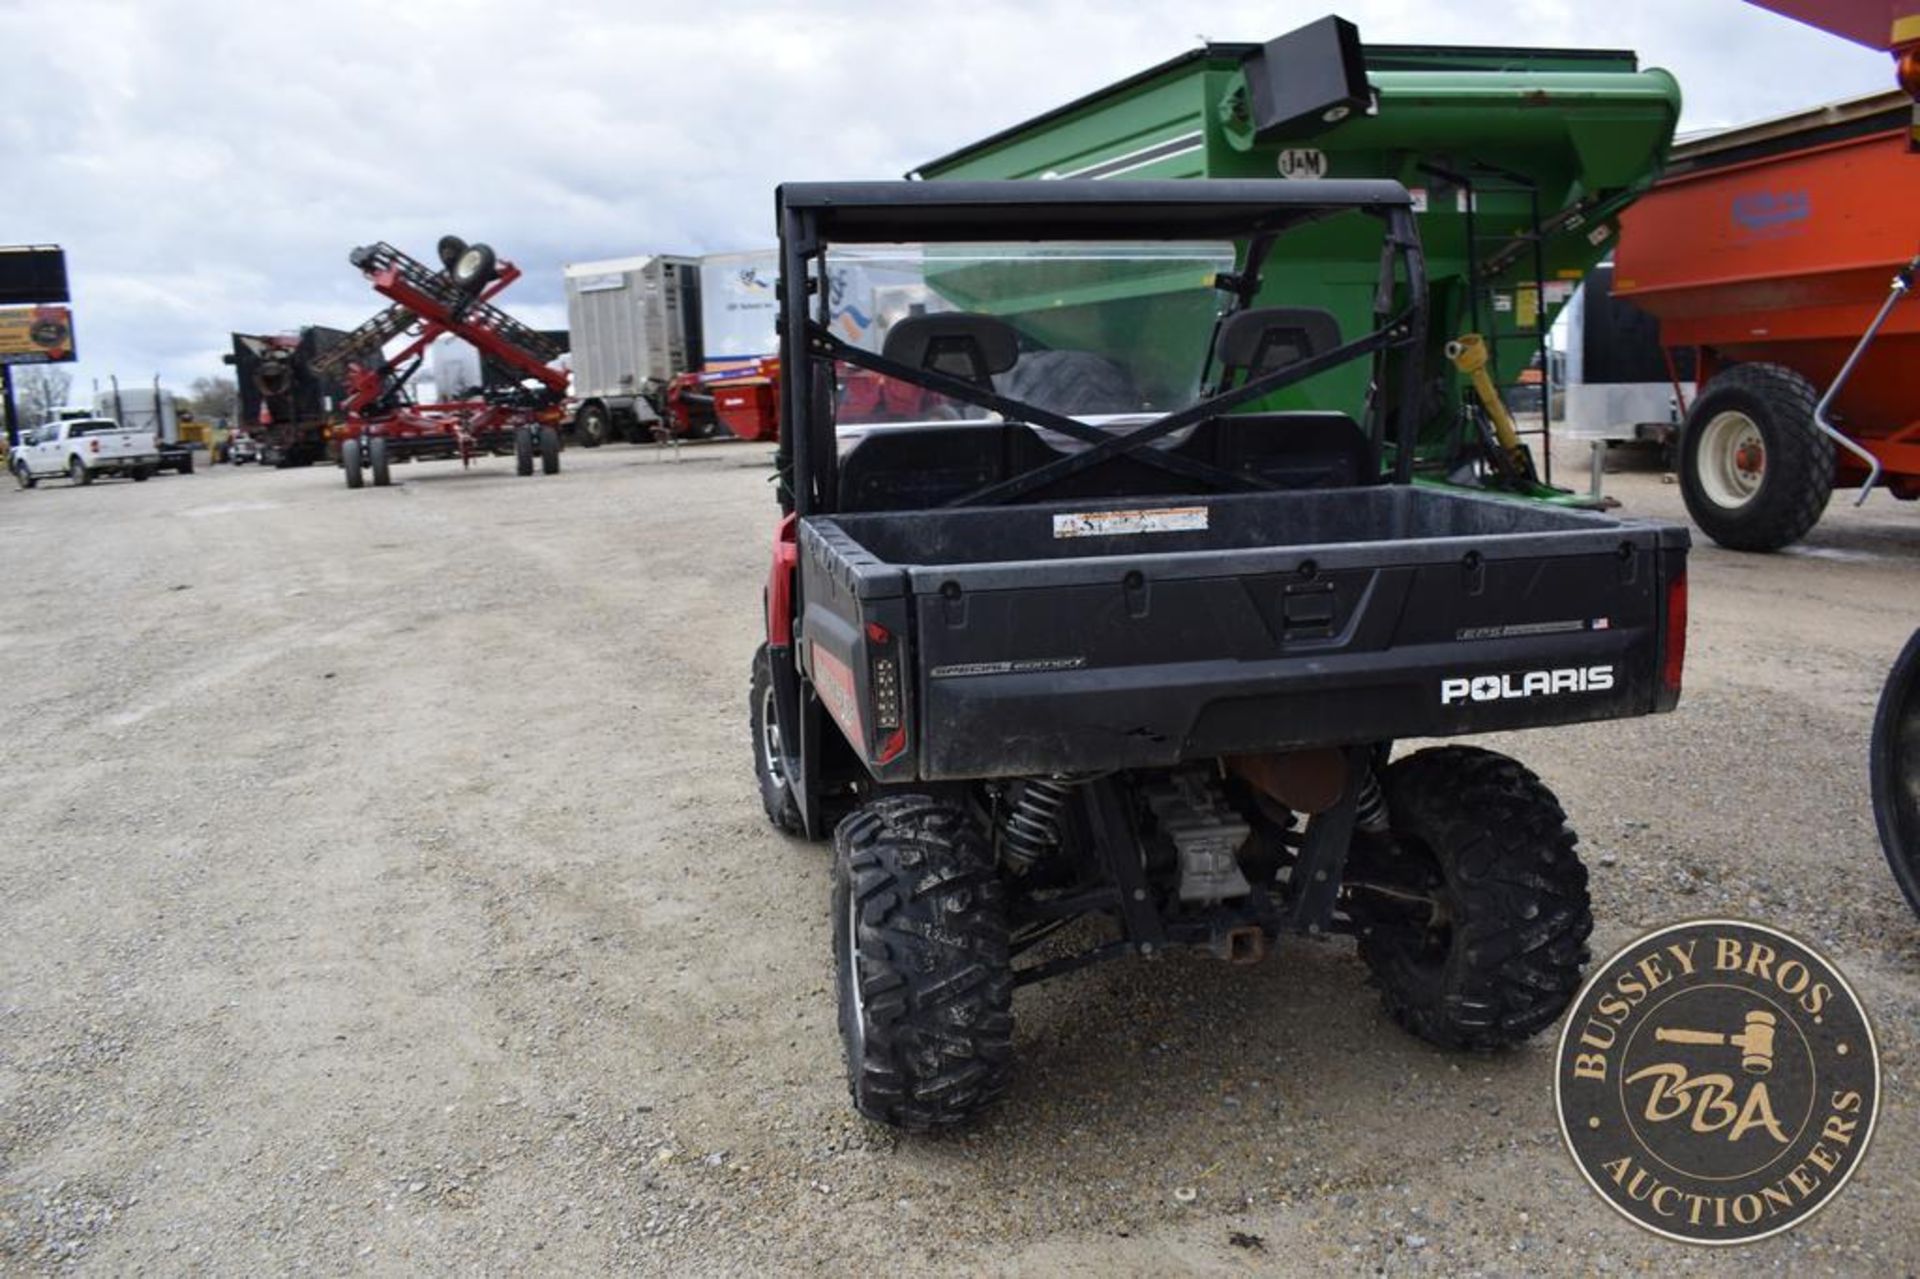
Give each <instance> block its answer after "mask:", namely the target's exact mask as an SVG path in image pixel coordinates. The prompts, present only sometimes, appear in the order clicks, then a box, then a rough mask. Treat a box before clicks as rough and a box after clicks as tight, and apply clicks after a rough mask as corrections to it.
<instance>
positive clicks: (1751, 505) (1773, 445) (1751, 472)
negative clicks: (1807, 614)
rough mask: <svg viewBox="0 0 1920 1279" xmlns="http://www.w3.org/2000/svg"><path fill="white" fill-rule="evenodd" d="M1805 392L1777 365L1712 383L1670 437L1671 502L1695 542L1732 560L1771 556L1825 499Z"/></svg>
mask: <svg viewBox="0 0 1920 1279" xmlns="http://www.w3.org/2000/svg"><path fill="white" fill-rule="evenodd" d="M1819 401H1820V395H1819V392H1817V391H1816V390H1815V389H1814V386H1813V383H1811V382H1809V381H1807V379H1805V378H1804V377H1801V376H1800V375H1799V374H1798V373H1795V372H1794V371H1793V370H1792V369H1788V368H1783V367H1781V366H1780V365H1778V364H1736V365H1734V366H1733V367H1732V368H1730V369H1726V370H1724V371H1723V372H1721V373H1718V374H1715V375H1714V377H1713V380H1712V381H1710V382H1708V383H1707V386H1706V390H1705V391H1704V392H1703V393H1702V394H1701V396H1700V397H1699V398H1698V399H1697V400H1695V401H1694V402H1693V408H1692V409H1691V410H1690V411H1689V412H1688V413H1687V421H1686V425H1685V426H1684V427H1683V428H1682V429H1681V435H1680V492H1681V495H1682V496H1683V497H1684V498H1685V499H1686V502H1687V514H1689V515H1691V516H1692V517H1693V522H1694V523H1695V524H1698V525H1699V526H1700V529H1701V531H1702V532H1704V533H1705V534H1706V535H1707V536H1708V537H1710V538H1712V539H1713V540H1714V541H1716V542H1718V543H1719V544H1720V545H1722V546H1724V547H1726V548H1728V549H1729V550H1735V551H1777V550H1779V549H1780V548H1781V547H1783V546H1789V545H1791V544H1792V543H1794V542H1797V541H1799V540H1800V539H1801V538H1802V537H1804V536H1805V535H1806V532H1807V530H1808V529H1810V528H1812V527H1813V526H1814V525H1815V524H1816V523H1818V522H1819V520H1820V513H1821V512H1822V511H1824V510H1826V509H1827V499H1828V498H1829V497H1831V496H1832V495H1833V471H1834V450H1833V441H1832V440H1831V439H1829V438H1828V437H1827V435H1826V434H1825V433H1824V432H1822V431H1821V430H1820V428H1819V427H1817V426H1815V425H1814V421H1813V409H1814V406H1815V405H1816V404H1818V403H1819Z"/></svg>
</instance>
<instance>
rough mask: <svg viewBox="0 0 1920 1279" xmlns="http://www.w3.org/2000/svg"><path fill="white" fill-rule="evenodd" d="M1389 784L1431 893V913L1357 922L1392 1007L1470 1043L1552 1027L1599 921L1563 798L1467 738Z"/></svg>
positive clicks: (1415, 760)
mask: <svg viewBox="0 0 1920 1279" xmlns="http://www.w3.org/2000/svg"><path fill="white" fill-rule="evenodd" d="M1382 780H1383V784H1384V787H1385V790H1386V797H1387V809H1388V817H1389V821H1390V823H1391V826H1392V832H1393V839H1394V842H1395V843H1396V844H1397V845H1398V848H1399V855H1400V856H1402V857H1407V858H1413V859H1416V860H1417V862H1419V863H1421V864H1422V865H1423V866H1424V868H1425V870H1426V872H1427V877H1428V881H1429V884H1430V886H1431V890H1432V895H1433V898H1434V901H1435V908H1434V910H1433V913H1432V915H1431V916H1430V917H1429V918H1427V919H1424V920H1418V921H1410V920H1408V919H1407V918H1406V917H1404V916H1394V917H1391V918H1389V917H1386V916H1382V917H1379V918H1368V917H1366V916H1362V918H1361V920H1360V922H1361V934H1360V957H1361V958H1362V959H1364V960H1365V961H1366V964H1367V967H1368V968H1370V969H1372V970H1373V976H1374V980H1375V982H1376V983H1377V984H1378V985H1379V987H1380V995H1381V1000H1382V1002H1383V1003H1384V1004H1385V1005H1386V1010H1387V1013H1388V1015H1389V1016H1391V1017H1392V1018H1393V1019H1394V1021H1396V1022H1398V1023H1399V1024H1400V1025H1401V1026H1402V1027H1403V1028H1404V1029H1406V1030H1409V1031H1412V1032H1413V1033H1414V1034H1416V1035H1418V1036H1419V1037H1420V1038H1422V1039H1424V1040H1426V1041H1427V1042H1429V1043H1432V1044H1437V1045H1439V1046H1440V1047H1442V1048H1454V1049H1467V1050H1469V1051H1474V1052H1487V1051H1491V1050H1493V1049H1497V1048H1505V1047H1509V1046H1511V1045H1514V1044H1518V1043H1520V1042H1522V1041H1523V1040H1525V1039H1527V1038H1528V1037H1530V1036H1532V1035H1534V1034H1536V1033H1538V1032H1539V1031H1541V1030H1544V1029H1545V1028H1546V1027H1548V1026H1550V1025H1552V1024H1553V1022H1554V1020H1555V1018H1557V1017H1559V1015H1560V1013H1561V1012H1562V1011H1563V1010H1564V1009H1565V1008H1566V1006H1567V1004H1568V1003H1569V1002H1571V1001H1572V999H1573V997H1574V995H1575V994H1576V993H1577V992H1578V991H1579V989H1580V972H1581V968H1582V966H1583V965H1584V964H1585V963H1586V961H1587V948H1586V940H1587V934H1588V933H1590V932H1591V931H1593V912H1592V910H1591V904H1590V902H1589V901H1588V898H1587V871H1586V867H1584V866H1582V865H1581V864H1580V858H1579V856H1578V854H1576V853H1575V852H1574V844H1575V842H1576V841H1577V837H1576V836H1575V835H1574V833H1573V832H1572V831H1571V830H1569V829H1568V828H1567V818H1566V814H1565V813H1564V812H1562V811H1561V809H1560V803H1559V801H1558V800H1556V799H1555V798H1554V797H1553V793H1552V792H1551V791H1549V790H1548V789H1547V788H1546V787H1545V786H1544V785H1542V784H1541V782H1540V779H1539V778H1538V777H1535V776H1534V775H1533V774H1532V773H1531V772H1529V771H1528V770H1527V769H1526V768H1524V767H1522V766H1521V765H1520V764H1518V763H1516V762H1515V761H1514V760H1511V759H1508V758H1507V757H1506V756H1505V755H1497V754H1495V753H1493V752H1492V751H1484V750H1480V749H1478V748H1476V747H1471V746H1442V747H1437V748H1434V749H1431V750H1423V751H1420V752H1418V753H1416V754H1413V755H1410V756H1408V757H1407V758H1405V759H1402V760H1399V761H1397V762H1396V763H1394V764H1393V765H1392V767H1390V768H1389V769H1387V772H1386V776H1385V777H1384V778H1383V779H1382Z"/></svg>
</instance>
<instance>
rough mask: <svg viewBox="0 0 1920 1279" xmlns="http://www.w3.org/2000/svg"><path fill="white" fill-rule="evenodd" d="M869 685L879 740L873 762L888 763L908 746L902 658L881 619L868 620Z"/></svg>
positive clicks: (874, 723) (874, 722) (891, 635)
mask: <svg viewBox="0 0 1920 1279" xmlns="http://www.w3.org/2000/svg"><path fill="white" fill-rule="evenodd" d="M867 645H868V650H867V652H868V655H867V687H868V690H869V692H870V693H871V694H872V697H873V727H874V729H875V730H876V735H879V734H885V736H884V737H882V738H881V740H880V742H879V743H878V749H877V751H876V752H875V754H874V763H876V764H885V763H887V762H888V761H890V760H892V759H894V758H895V757H896V756H898V755H899V754H900V752H901V751H903V750H905V749H906V748H907V728H906V719H905V716H904V714H903V712H902V708H901V696H900V658H899V652H898V648H897V646H896V645H895V644H894V642H893V632H891V631H889V630H888V629H887V628H886V627H884V626H882V625H880V623H878V622H868V623H867Z"/></svg>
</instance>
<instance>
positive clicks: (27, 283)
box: [0, 244, 72, 306]
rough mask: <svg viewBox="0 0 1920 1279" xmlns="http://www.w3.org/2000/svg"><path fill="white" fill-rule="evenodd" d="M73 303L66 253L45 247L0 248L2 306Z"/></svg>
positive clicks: (36, 245) (0, 296) (0, 298)
mask: <svg viewBox="0 0 1920 1279" xmlns="http://www.w3.org/2000/svg"><path fill="white" fill-rule="evenodd" d="M71 300H72V299H71V298H70V297H69V296H68V295H67V255H66V251H65V250H63V249H60V248H56V247H54V246H52V245H42V244H35V245H6V246H0V306H21V305H32V304H34V303H39V302H68V301H71Z"/></svg>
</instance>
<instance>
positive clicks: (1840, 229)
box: [1614, 91, 1920, 550]
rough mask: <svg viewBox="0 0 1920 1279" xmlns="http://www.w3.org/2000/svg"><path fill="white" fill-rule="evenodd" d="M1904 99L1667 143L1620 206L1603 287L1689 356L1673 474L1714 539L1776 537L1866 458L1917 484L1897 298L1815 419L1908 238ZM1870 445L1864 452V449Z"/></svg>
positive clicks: (1908, 122) (1913, 343)
mask: <svg viewBox="0 0 1920 1279" xmlns="http://www.w3.org/2000/svg"><path fill="white" fill-rule="evenodd" d="M1913 119H1914V99H1913V98H1912V97H1910V96H1909V95H1908V94H1906V93H1904V92H1897V91H1896V92H1889V93H1883V94H1876V95H1872V96H1870V97H1866V98H1860V99H1855V100H1852V101H1848V102H1843V103H1838V104H1835V105H1833V106H1829V107H1822V108H1819V109H1817V110H1814V111H1808V112H1803V113H1801V114H1799V115H1795V116H1790V117H1786V118H1784V119H1780V120H1774V121H1768V122H1766V123H1763V124H1758V125H1753V126H1749V127H1746V128H1742V129H1736V130H1732V131H1730V132H1727V133H1721V134H1716V135H1714V136H1712V137H1709V138H1701V139H1696V140H1693V141H1690V142H1687V143H1683V144H1681V145H1679V146H1676V147H1675V148H1674V151H1673V156H1672V159H1671V162H1670V164H1669V166H1668V170H1667V176H1666V177H1665V178H1663V179H1662V180H1661V182H1660V184H1659V185H1658V186H1656V187H1655V188H1654V189H1653V190H1652V191H1651V192H1649V193H1648V194H1647V195H1646V196H1644V197H1642V198H1641V200H1640V201H1639V203H1637V204H1636V205H1634V206H1633V207H1631V208H1630V209H1628V210H1627V212H1626V213H1625V214H1624V215H1623V217H1622V219H1621V238H1620V248H1619V252H1618V256H1617V260H1616V270H1615V277H1614V294H1615V295H1616V296H1618V297H1625V298H1631V299H1632V301H1633V302H1634V303H1635V304H1636V305H1637V306H1639V307H1641V308H1642V309H1643V310H1646V311H1648V312H1650V313H1652V314H1653V315H1654V316H1655V317H1656V318H1657V319H1658V320H1659V321H1660V335H1661V341H1662V342H1663V343H1664V344H1666V346H1667V347H1668V349H1669V351H1672V350H1674V349H1675V348H1693V349H1695V350H1696V351H1697V352H1698V356H1699V361H1700V362H1699V373H1698V377H1699V382H1700V390H1699V394H1698V395H1697V397H1696V398H1695V400H1694V402H1693V403H1692V404H1691V405H1690V406H1689V407H1688V411H1687V420H1686V424H1685V426H1684V427H1683V428H1682V432H1681V441H1680V472H1681V481H1682V484H1683V485H1684V488H1685V493H1686V498H1687V508H1688V510H1689V512H1690V513H1691V514H1692V515H1693V517H1694V521H1695V522H1696V523H1697V524H1699V525H1700V526H1701V528H1702V529H1703V530H1704V531H1705V532H1706V533H1707V534H1708V536H1710V537H1712V538H1713V539H1714V540H1715V541H1716V542H1719V543H1720V544H1722V545H1724V546H1730V547H1734V548H1737V549H1741V550H1774V549H1777V548H1779V547H1781V546H1785V545H1787V544H1789V543H1791V542H1793V541H1796V540H1797V539H1798V538H1799V537H1801V536H1802V535H1803V534H1804V533H1805V532H1806V531H1807V530H1808V529H1810V528H1811V527H1813V525H1814V523H1815V522H1816V521H1817V520H1818V519H1819V518H1820V514H1821V512H1822V511H1823V510H1824V509H1825V507H1826V504H1827V499H1828V496H1829V495H1830V493H1831V491H1832V489H1833V487H1834V485H1835V484H1836V483H1838V484H1843V485H1851V484H1858V483H1861V482H1863V481H1864V480H1865V479H1866V477H1867V475H1868V470H1869V466H1870V462H1871V460H1875V459H1877V461H1878V462H1879V464H1880V466H1881V467H1882V468H1884V470H1883V473H1882V475H1881V477H1880V483H1881V484H1882V485H1884V487H1886V488H1887V489H1888V490H1889V491H1890V492H1892V493H1893V494H1894V495H1895V496H1896V497H1900V498H1904V499H1912V498H1915V497H1920V305H1914V304H1907V305H1895V306H1893V307H1892V308H1891V310H1890V311H1889V312H1888V314H1887V315H1886V318H1885V322H1884V324H1883V325H1882V326H1881V328H1880V329H1879V330H1878V332H1877V334H1876V336H1875V338H1874V340H1873V342H1872V343H1871V344H1870V345H1869V346H1868V347H1867V348H1866V349H1865V351H1864V353H1863V354H1862V356H1861V358H1860V360H1859V361H1858V363H1857V364H1856V366H1855V367H1854V368H1853V369H1852V371H1851V372H1850V374H1849V375H1848V377H1847V379H1846V381H1845V383H1844V385H1843V386H1842V387H1841V389H1840V392H1839V394H1838V395H1837V396H1836V397H1835V398H1834V401H1833V404H1832V405H1831V408H1830V411H1829V412H1828V415H1827V416H1828V420H1829V421H1830V423H1831V424H1832V425H1833V426H1834V427H1836V428H1837V429H1838V430H1839V432H1840V433H1841V434H1842V435H1844V436H1845V441H1836V440H1835V439H1833V438H1832V437H1830V436H1829V435H1828V434H1826V433H1824V432H1822V431H1821V430H1820V429H1819V428H1818V425H1817V423H1816V422H1815V420H1814V415H1815V409H1816V406H1818V405H1819V403H1820V401H1821V398H1822V396H1823V395H1824V394H1825V393H1826V391H1827V390H1828V389H1829V388H1830V387H1831V386H1832V385H1833V383H1834V381H1835V379H1836V378H1837V377H1838V376H1839V374H1840V372H1841V370H1842V368H1843V366H1844V365H1845V364H1846V362H1847V359H1848V357H1849V355H1850V354H1852V352H1853V351H1854V349H1855V347H1856V345H1858V344H1859V342H1860V340H1861V337H1862V335H1863V334H1865V333H1866V332H1867V331H1868V329H1869V327H1870V326H1871V325H1872V324H1873V322H1874V320H1875V317H1876V316H1877V315H1878V314H1879V313H1880V312H1881V308H1882V307H1883V306H1884V305H1885V304H1887V301H1888V296H1889V286H1890V284H1891V282H1892V281H1893V280H1894V277H1895V273H1896V272H1897V271H1900V270H1902V269H1903V268H1904V267H1906V265H1907V264H1908V263H1909V261H1910V260H1911V259H1912V258H1913V257H1914V254H1915V251H1916V249H1920V156H1916V155H1914V154H1912V153H1911V151H1910V148H1909V145H1908V133H1909V131H1910V129H1911V127H1912V124H1913ZM1863 454H1865V455H1871V457H1870V458H1869V457H1867V456H1863Z"/></svg>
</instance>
